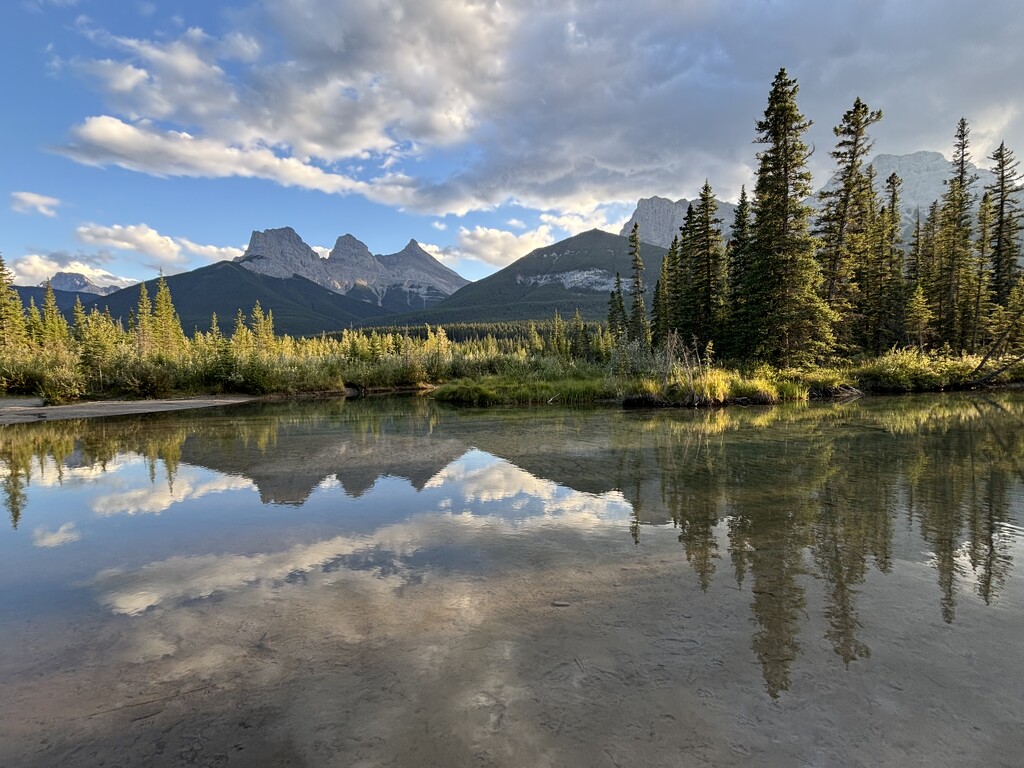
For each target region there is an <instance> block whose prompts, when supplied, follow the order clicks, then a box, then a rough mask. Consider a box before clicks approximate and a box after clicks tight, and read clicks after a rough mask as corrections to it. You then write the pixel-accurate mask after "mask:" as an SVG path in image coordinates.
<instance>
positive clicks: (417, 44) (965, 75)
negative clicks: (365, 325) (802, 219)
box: [62, 0, 1024, 226]
mask: <svg viewBox="0 0 1024 768" xmlns="http://www.w3.org/2000/svg"><path fill="white" fill-rule="evenodd" d="M629 16H630V18H629V22H628V24H626V25H624V22H623V16H622V6H621V3H617V2H612V0H594V2H591V3H588V4H586V7H585V10H584V9H583V6H581V5H580V4H578V3H576V2H573V1H572V0H527V1H526V2H522V3H499V2H497V0H481V2H475V3H465V2H462V0H416V2H412V0H404V1H403V0H391V1H389V2H379V3H372V4H364V5H362V6H359V7H358V8H353V7H352V6H351V4H343V3H339V2H337V0H267V2H263V3H259V4H253V5H252V6H251V7H250V8H249V9H248V11H247V12H245V13H242V14H240V15H238V16H237V18H238V19H242V20H243V21H240V22H239V24H240V26H241V27H244V28H239V29H233V30H231V31H229V32H228V33H226V34H225V35H223V36H222V37H215V36H213V35H210V34H208V33H207V32H205V31H203V30H201V29H197V28H186V29H184V30H183V31H182V32H181V33H180V35H178V36H177V37H171V36H167V35H166V34H164V36H160V35H155V36H154V39H144V38H141V37H140V38H131V37H119V36H116V35H113V34H110V33H107V32H105V31H103V30H99V29H96V28H93V27H91V26H89V25H88V24H87V23H83V24H82V25H80V29H81V31H82V33H83V34H85V35H86V36H87V37H88V38H89V39H90V40H92V41H93V42H94V43H95V45H96V46H97V48H98V49H99V50H98V52H97V55H96V56H95V57H94V58H93V59H91V60H87V61H86V60H83V61H79V62H77V66H78V70H79V71H80V72H82V73H84V74H85V75H86V76H88V77H90V78H92V79H93V80H94V81H95V82H96V83H97V85H98V87H99V88H100V89H101V90H102V91H103V93H104V94H105V96H106V98H107V100H108V103H109V106H110V109H111V111H112V112H113V114H105V115H98V116H94V117H90V118H88V119H86V120H85V121H84V122H82V123H81V124H79V125H78V126H76V127H75V128H74V129H73V130H72V141H71V142H70V144H69V145H68V146H66V147H64V148H63V150H62V151H64V152H65V153H66V154H68V155H69V156H71V157H73V158H74V159H76V160H78V161H80V162H84V163H92V164H97V165H118V166H121V167H124V168H129V169H132V170H136V171H140V172H145V173H151V174H156V175H168V176H172V175H184V176H207V177H227V176H242V177H251V178H261V179H267V180H269V181H272V182H274V183H277V184H282V185H285V186H298V187H302V188H306V189H315V190H319V191H322V192H326V193H342V194H344V193H355V194H361V195H365V196H367V197H368V198H369V199H372V200H375V201H377V202H384V203H387V204H390V205H398V206H403V207H405V208H407V209H409V210H414V211H418V212H422V213H429V214H432V215H443V214H446V213H455V214H465V213H467V212H469V211H473V210H482V209H491V208H494V207H495V206H499V205H502V204H505V203H509V202H512V203H518V204H521V205H523V206H524V207H526V208H530V209H534V210H538V211H553V212H556V213H555V215H562V214H581V213H584V212H586V211H591V210H594V209H595V207H597V206H598V205H600V204H604V203H609V202H620V203H632V202H634V201H635V200H636V199H637V197H640V196H649V195H652V194H660V195H664V196H667V197H671V198H673V199H675V198H678V197H684V196H685V197H693V196H694V195H695V194H696V192H697V190H698V189H699V187H700V185H701V184H702V183H703V181H704V179H705V178H708V179H710V180H711V183H712V185H713V186H714V188H715V190H716V192H718V194H719V196H720V197H723V198H726V199H729V198H734V197H735V195H736V194H737V192H738V190H739V186H740V184H742V183H749V181H750V178H751V173H752V167H753V164H754V152H755V150H756V148H755V147H753V146H751V140H752V139H753V134H754V121H755V119H756V118H757V117H758V116H759V114H760V113H761V112H762V111H763V109H764V104H765V99H766V96H767V92H768V88H769V85H770V82H771V79H772V77H773V76H774V74H775V72H776V71H777V69H778V68H779V66H780V65H785V66H786V67H787V68H788V70H789V72H790V74H791V75H793V76H795V77H797V78H798V80H799V82H800V84H801V92H800V96H799V99H800V105H801V108H802V110H803V111H804V113H805V114H806V115H807V116H808V117H810V118H811V119H813V120H815V121H816V125H815V126H814V127H813V128H812V129H811V134H810V135H809V139H810V141H811V143H812V144H816V145H818V146H819V147H820V148H824V147H830V146H831V144H832V142H833V141H834V137H833V136H832V135H831V131H830V128H831V126H832V125H834V124H835V123H836V122H838V121H839V119H840V117H841V115H842V114H843V112H844V111H845V110H846V109H847V108H848V107H849V105H850V104H851V103H852V102H853V99H854V97H856V96H858V95H859V96H862V97H863V98H864V100H865V101H867V103H868V104H870V105H871V106H872V107H878V108H881V109H883V110H884V111H885V112H886V119H885V120H884V121H883V122H882V123H881V124H880V125H879V126H878V127H877V129H876V131H875V135H876V137H877V138H878V144H877V149H878V150H879V151H885V152H908V151H913V150H917V149H937V150H940V151H946V152H947V153H948V151H949V147H950V146H951V144H952V133H953V130H954V127H955V123H956V120H957V119H958V118H959V116H960V115H961V114H963V115H966V116H967V117H968V119H969V120H971V122H972V126H973V128H974V133H973V135H974V137H975V140H976V144H975V149H976V152H977V155H978V156H979V157H983V156H984V155H986V154H987V153H988V152H989V151H991V149H992V147H993V146H994V145H995V144H996V143H998V141H999V140H1001V139H1005V140H1006V141H1007V143H1008V145H1010V146H1019V145H1021V144H1022V143H1024V112H1022V110H1021V107H1020V103H1019V98H1018V97H1017V96H1016V94H1015V92H1013V90H1012V89H1009V90H1007V88H1006V86H1005V83H1004V82H1002V81H1001V80H1000V78H998V77H993V76H992V74H993V73H998V72H1014V71H1020V70H1021V69H1024V48H1022V47H1021V46H1020V45H1018V41H1019V40H1020V38H1021V37H1022V35H1024V15H1022V14H1020V13H1018V12H1017V6H1016V0H993V2H991V3H987V4H986V5H985V10H984V12H978V11H977V10H976V9H975V8H973V7H972V6H970V4H965V3H947V4H933V5H931V6H929V12H928V14H927V18H923V17H922V16H921V11H920V8H919V7H918V6H916V5H913V4H908V3H905V2H902V1H901V0H877V1H876V2H873V3H871V4H870V6H869V7H866V6H864V5H863V4H856V3H821V2H817V0H780V1H779V2H773V3H759V4H741V5H736V4H734V3H724V2H718V3H714V2H709V3H696V2H688V3H679V2H677V0H637V2H635V3H633V4H632V5H631V6H630V14H629ZM995 20H998V21H995ZM780 51H782V52H784V55H783V56H782V58H780V53H779V52H780ZM253 62H255V63H258V66H255V67H249V66H239V65H240V64H246V63H253ZM446 153H447V154H446ZM433 156H436V157H438V158H440V159H443V158H446V157H452V156H458V157H459V158H461V160H460V161H459V162H458V163H456V164H454V165H451V164H448V163H445V162H440V161H439V162H437V163H427V164H423V165H419V164H418V163H417V162H416V161H417V160H419V159H422V158H425V157H426V158H428V159H429V158H432V157H433ZM812 163H813V165H814V168H813V170H814V171H815V174H816V175H817V177H818V178H820V179H822V180H824V178H827V176H828V174H829V171H830V167H829V165H830V161H829V158H828V152H827V151H818V152H816V153H815V155H814V156H813V158H812ZM426 168H429V169H430V170H429V172H428V171H426V170H423V169H426ZM513 226H514V225H513Z"/></svg>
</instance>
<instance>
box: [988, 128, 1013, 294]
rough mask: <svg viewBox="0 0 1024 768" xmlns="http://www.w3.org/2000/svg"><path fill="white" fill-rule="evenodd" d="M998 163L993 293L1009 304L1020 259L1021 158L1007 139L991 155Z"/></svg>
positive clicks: (992, 186)
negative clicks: (1010, 148) (1019, 172)
mask: <svg viewBox="0 0 1024 768" xmlns="http://www.w3.org/2000/svg"><path fill="white" fill-rule="evenodd" d="M990 159H991V160H992V161H993V162H994V163H995V167H994V168H993V169H992V173H993V175H994V176H995V180H994V181H993V182H992V184H990V185H989V187H988V191H989V192H990V193H991V195H992V205H993V209H994V210H993V216H992V224H991V230H992V232H991V244H992V255H991V260H992V293H993V299H994V300H995V302H996V303H997V304H999V305H1000V306H1006V302H1007V301H1008V300H1009V297H1010V291H1011V290H1012V289H1013V286H1014V284H1015V283H1016V281H1017V274H1018V272H1019V266H1018V263H1019V259H1020V255H1021V254H1020V240H1019V239H1018V238H1019V235H1020V228H1021V220H1020V209H1019V206H1020V200H1019V199H1018V197H1017V195H1018V194H1019V192H1020V189H1021V182H1020V177H1019V174H1018V171H1017V168H1018V166H1019V164H1020V163H1019V161H1018V160H1016V159H1014V156H1013V152H1012V151H1011V150H1009V149H1007V147H1006V144H1005V143H1000V144H999V147H998V148H997V149H996V150H995V151H994V152H993V153H992V154H991V155H990Z"/></svg>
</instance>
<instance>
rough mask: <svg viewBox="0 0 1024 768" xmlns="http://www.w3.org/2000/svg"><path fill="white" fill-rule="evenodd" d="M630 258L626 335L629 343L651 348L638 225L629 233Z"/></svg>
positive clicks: (635, 224) (634, 225)
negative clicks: (629, 302) (628, 307)
mask: <svg viewBox="0 0 1024 768" xmlns="http://www.w3.org/2000/svg"><path fill="white" fill-rule="evenodd" d="M629 257H630V263H631V269H632V273H633V278H632V285H631V287H630V298H631V299H632V304H631V305H630V310H629V323H628V326H627V329H626V335H627V338H628V339H629V341H635V342H639V343H640V344H641V345H642V346H644V347H650V346H651V323H650V321H649V320H648V319H647V301H646V300H645V298H644V261H643V259H642V258H641V256H640V225H639V224H637V223H634V224H633V229H632V230H630V233H629Z"/></svg>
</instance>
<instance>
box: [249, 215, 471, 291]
mask: <svg viewBox="0 0 1024 768" xmlns="http://www.w3.org/2000/svg"><path fill="white" fill-rule="evenodd" d="M236 261H237V262H238V263H239V265H240V266H243V267H245V268H246V269H248V270H250V271H252V272H256V273H257V274H262V275H268V276H270V277H281V278H288V277H291V276H293V275H299V276H301V277H304V278H306V279H307V280H311V281H312V282H314V283H316V284H317V285H321V286H323V287H324V288H327V289H328V290H331V291H334V292H335V293H340V294H343V295H346V296H351V297H352V298H356V299H359V300H361V301H366V302H369V303H371V304H376V305H378V306H381V307H385V308H388V309H392V310H394V311H408V310H409V309H423V308H426V307H429V306H431V305H432V304H435V303H436V302H438V301H440V300H441V299H443V298H445V297H446V296H450V295H451V294H452V293H454V292H455V291H457V290H458V289H459V288H461V287H462V286H464V285H466V284H467V283H468V282H469V281H468V280H466V279H465V278H463V277H462V276H460V275H459V274H457V273H455V272H453V271H452V270H450V269H448V267H446V266H444V265H443V264H441V263H440V262H439V261H437V259H435V258H434V257H433V256H431V255H430V254H429V253H427V252H426V251H424V250H423V249H422V248H421V247H420V245H419V243H417V242H416V241H415V240H410V241H409V243H408V245H406V246H405V248H403V249H402V250H401V251H399V252H398V253H392V254H386V255H374V254H372V253H371V252H370V249H369V248H367V247H366V244H365V243H363V242H362V241H360V240H358V239H356V238H355V237H353V236H352V235H350V234H346V235H342V236H341V237H339V238H338V239H337V241H336V242H335V244H334V248H332V249H331V252H330V254H329V255H328V257H327V258H326V259H324V258H321V257H320V256H319V255H318V254H317V253H316V252H315V251H314V250H313V249H312V248H310V247H309V245H307V244H306V243H305V242H304V241H303V240H302V238H301V237H299V235H298V234H297V233H296V232H295V230H293V229H292V228H291V227H283V228H280V229H267V230H264V231H262V232H253V233H252V236H251V237H250V239H249V247H248V248H246V250H245V253H244V254H242V256H240V257H239V258H238V259H236Z"/></svg>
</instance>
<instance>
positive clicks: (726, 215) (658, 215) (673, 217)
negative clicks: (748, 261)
mask: <svg viewBox="0 0 1024 768" xmlns="http://www.w3.org/2000/svg"><path fill="white" fill-rule="evenodd" d="M698 202H699V201H697V200H687V199H686V198H685V197H684V198H681V199H679V200H676V201H675V202H674V203H673V202H672V201H671V200H669V199H668V198H665V197H657V196H655V197H641V198H640V200H639V201H637V204H636V210H634V211H633V215H632V216H631V217H630V219H629V221H627V222H626V223H625V224H624V225H623V226H622V230H621V231H620V232H619V235H620V236H621V237H628V236H629V233H630V231H631V230H632V229H633V224H639V225H640V240H641V241H643V242H645V243H650V244H651V245H658V246H661V247H662V248H668V247H669V246H670V245H672V238H673V237H675V236H676V235H678V234H679V228H680V227H681V226H682V225H683V222H684V221H685V220H686V209H687V208H688V207H689V206H690V205H691V204H692V205H693V206H695V207H696V205H697V203H698ZM716 202H717V203H718V218H720V219H722V232H725V233H728V231H729V227H731V226H732V220H733V219H734V218H735V216H736V206H735V205H734V204H733V203H726V202H724V201H722V200H718V201H716Z"/></svg>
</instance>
